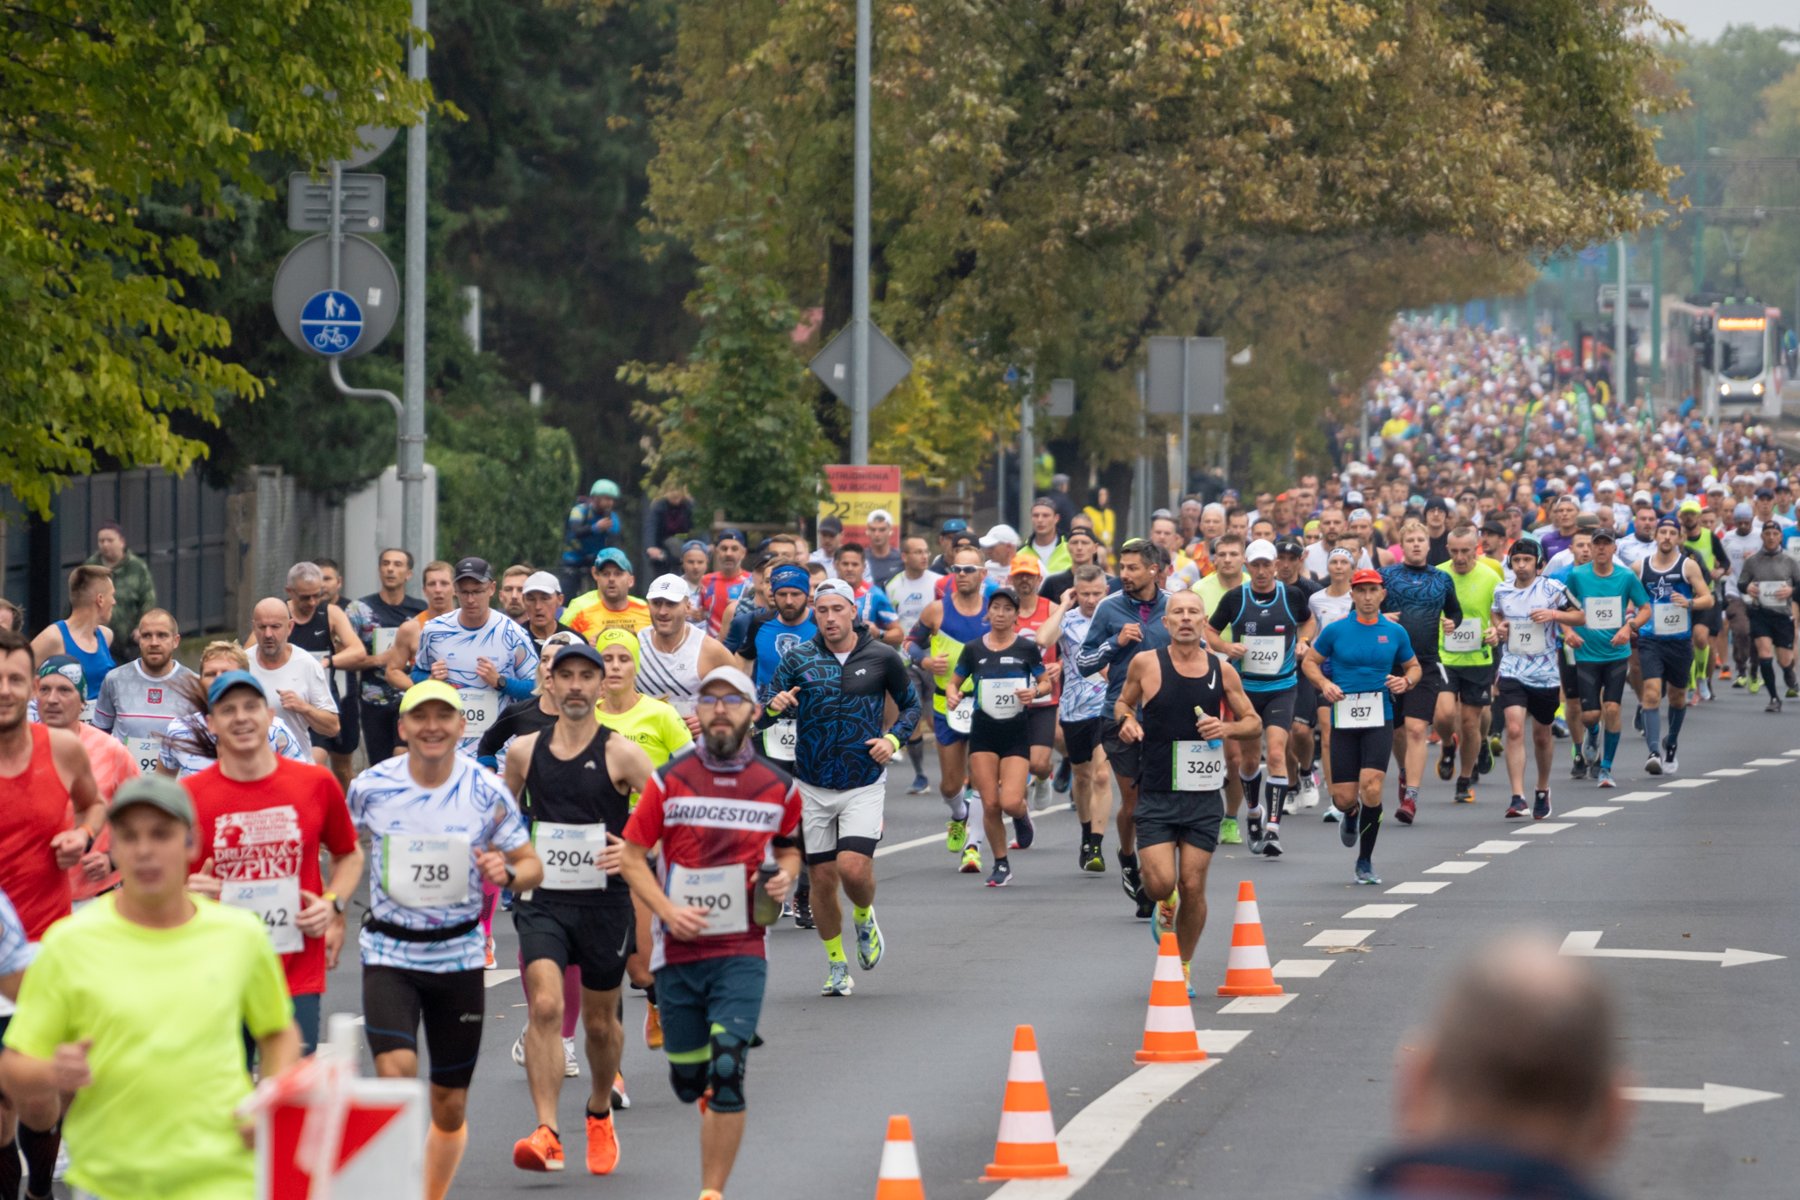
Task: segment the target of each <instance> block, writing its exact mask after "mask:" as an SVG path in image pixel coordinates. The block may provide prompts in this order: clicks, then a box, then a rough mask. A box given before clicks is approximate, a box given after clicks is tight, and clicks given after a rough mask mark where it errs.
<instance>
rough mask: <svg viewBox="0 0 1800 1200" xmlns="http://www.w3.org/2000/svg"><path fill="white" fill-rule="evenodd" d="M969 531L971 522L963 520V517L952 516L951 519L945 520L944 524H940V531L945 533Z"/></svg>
mask: <svg viewBox="0 0 1800 1200" xmlns="http://www.w3.org/2000/svg"><path fill="white" fill-rule="evenodd" d="M968 531H969V523H968V522H967V521H965V520H963V519H962V518H961V517H951V518H950V519H949V520H947V521H945V522H944V523H943V524H942V525H939V526H938V532H939V533H945V534H949V533H967V532H968Z"/></svg>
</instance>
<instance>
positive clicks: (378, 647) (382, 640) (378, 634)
mask: <svg viewBox="0 0 1800 1200" xmlns="http://www.w3.org/2000/svg"><path fill="white" fill-rule="evenodd" d="M399 636H400V631H399V630H398V629H377V630H376V631H375V638H374V643H373V644H374V647H375V653H377V654H386V653H387V652H388V651H389V650H392V649H393V648H394V639H395V638H397V637H399Z"/></svg>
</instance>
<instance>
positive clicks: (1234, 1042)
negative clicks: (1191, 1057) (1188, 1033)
mask: <svg viewBox="0 0 1800 1200" xmlns="http://www.w3.org/2000/svg"><path fill="white" fill-rule="evenodd" d="M1194 1035H1195V1036H1196V1037H1198V1038H1199V1039H1200V1048H1201V1049H1202V1050H1204V1051H1206V1052H1207V1053H1208V1054H1230V1053H1231V1052H1232V1051H1233V1050H1236V1049H1237V1048H1238V1043H1239V1042H1241V1041H1243V1040H1244V1039H1245V1038H1247V1037H1249V1036H1250V1031H1249V1030H1248V1029H1196V1030H1195V1031H1194Z"/></svg>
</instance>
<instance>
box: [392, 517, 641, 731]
mask: <svg viewBox="0 0 1800 1200" xmlns="http://www.w3.org/2000/svg"><path fill="white" fill-rule="evenodd" d="M607 553H608V552H607V551H602V552H601V554H602V557H605V556H606V555H607ZM621 557H623V556H622V555H621ZM607 561H608V564H610V563H611V560H610V559H608V560H607ZM607 570H609V571H610V570H611V567H610V565H609V566H608V567H607ZM452 579H453V581H454V585H455V588H456V600H457V608H456V610H455V611H454V612H448V613H445V614H444V615H443V616H441V617H433V618H431V620H429V621H427V622H426V623H425V628H424V630H423V631H422V632H421V633H420V634H419V655H418V659H417V661H416V662H415V663H414V664H413V669H412V677H413V681H414V682H415V683H417V682H419V681H421V680H424V679H427V678H430V679H435V680H438V681H439V682H444V683H448V684H450V686H451V687H452V688H453V689H454V690H455V691H456V692H457V694H458V695H460V696H461V697H462V703H463V718H464V720H463V735H462V745H461V746H459V747H458V749H460V750H461V751H462V752H463V753H464V754H469V755H473V754H474V753H475V751H476V747H477V745H478V744H479V743H480V741H481V735H482V734H483V733H485V732H486V731H487V727H488V726H489V725H491V724H493V722H494V719H495V718H496V717H498V716H499V715H500V705H501V703H502V700H501V697H502V696H510V697H511V698H512V699H514V700H522V699H524V698H525V697H527V696H529V695H531V691H532V688H533V687H534V686H535V685H536V682H537V651H536V650H535V649H533V647H532V644H531V637H530V635H529V634H527V633H526V632H525V631H524V630H523V629H522V628H520V627H519V625H518V624H517V623H515V622H514V621H512V620H511V619H509V618H507V617H506V616H504V615H502V614H500V613H497V612H495V611H494V610H493V609H492V608H491V607H490V604H491V603H492V601H493V598H494V576H493V572H491V571H490V570H489V569H488V565H487V560H485V559H480V558H464V559H460V560H458V561H457V564H456V570H455V572H454V574H453V575H452ZM577 629H578V632H580V633H581V634H582V635H583V636H585V637H592V636H594V635H593V634H590V633H589V632H588V631H587V630H585V629H579V627H577ZM402 724H405V722H402Z"/></svg>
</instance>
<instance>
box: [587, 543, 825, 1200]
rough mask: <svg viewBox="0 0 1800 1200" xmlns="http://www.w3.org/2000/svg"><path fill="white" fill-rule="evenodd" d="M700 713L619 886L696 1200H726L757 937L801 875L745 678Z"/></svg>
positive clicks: (763, 975)
mask: <svg viewBox="0 0 1800 1200" xmlns="http://www.w3.org/2000/svg"><path fill="white" fill-rule="evenodd" d="M802 569H804V568H802ZM846 607H847V605H846ZM697 708H698V709H699V711H700V713H701V728H702V731H703V736H702V738H701V740H700V741H699V742H698V743H697V744H696V745H695V746H694V748H693V749H692V750H691V751H688V752H685V753H683V754H681V755H679V756H678V757H676V758H675V759H673V760H671V761H670V762H669V764H668V765H667V766H665V767H663V768H662V769H661V770H659V771H657V772H656V773H655V774H654V775H652V776H651V777H650V779H649V780H648V782H646V783H645V785H644V798H643V800H642V802H641V803H639V804H638V806H637V809H636V811H634V812H633V813H632V815H631V820H630V821H629V822H628V823H627V824H626V826H625V857H624V862H623V866H622V872H621V873H622V875H623V877H624V879H625V881H626V882H627V883H628V884H629V885H630V886H631V892H632V896H633V898H634V899H635V900H636V901H637V903H638V904H639V905H640V906H641V907H643V908H646V909H648V910H649V911H650V912H652V913H653V914H654V915H655V917H656V933H655V941H656V949H655V958H654V967H655V971H656V984H657V992H658V995H659V996H660V997H661V998H662V1007H663V1012H664V1020H665V1023H666V1024H665V1027H666V1030H667V1034H666V1042H665V1051H666V1053H667V1055H668V1059H669V1076H670V1082H671V1084H672V1085H673V1087H674V1090H675V1097H676V1099H678V1100H680V1101H681V1102H682V1103H683V1104H694V1103H700V1104H701V1110H700V1114H701V1115H700V1180H701V1192H700V1200H724V1195H725V1184H726V1182H727V1180H728V1179H729V1178H730V1175H731V1168H732V1165H733V1163H734V1162H735V1161H736V1158H737V1152H738V1146H739V1145H740V1143H741V1142H742V1140H743V1136H744V1109H745V1097H744V1079H745V1075H746V1066H747V1060H748V1056H749V1051H750V1048H751V1047H752V1046H754V1045H755V1044H756V1043H757V1025H758V1024H759V1023H760V1020H761V1016H762V1002H763V993H764V991H765V990H766V988H767V985H768V960H767V957H766V951H765V949H764V940H765V935H764V926H765V925H766V924H768V923H770V922H771V919H772V915H773V914H772V913H771V911H770V906H773V905H779V904H780V903H781V902H782V901H783V900H784V899H785V898H786V897H787V895H788V892H789V890H790V889H791V888H792V887H793V884H794V880H795V878H796V877H797V876H798V875H799V873H800V851H799V848H798V845H797V837H798V834H799V830H800V812H801V800H800V793H799V790H798V788H797V787H796V786H795V784H794V780H793V778H792V777H791V776H789V775H788V774H787V773H786V772H785V771H783V770H782V769H781V768H780V766H779V765H778V764H772V763H770V762H769V761H768V760H767V759H765V758H763V757H760V756H759V755H757V754H756V753H755V751H754V750H753V749H752V747H751V745H750V742H749V732H750V724H751V721H752V720H753V718H754V716H755V713H756V708H757V705H756V689H755V687H754V685H753V684H752V683H751V682H750V680H749V678H748V677H747V676H745V675H744V673H743V672H742V671H739V670H738V669H736V668H735V667H719V668H717V669H716V670H714V671H712V672H711V673H710V674H708V675H707V677H706V678H705V679H704V680H702V681H701V684H700V699H699V701H698V704H697ZM658 845H660V846H661V847H662V854H661V859H660V861H659V862H658V863H656V864H655V865H652V862H651V859H650V851H651V849H652V848H654V847H656V846H658ZM765 901H766V903H765ZM752 909H754V910H755V913H754V915H753V914H752V912H751V910H752Z"/></svg>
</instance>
